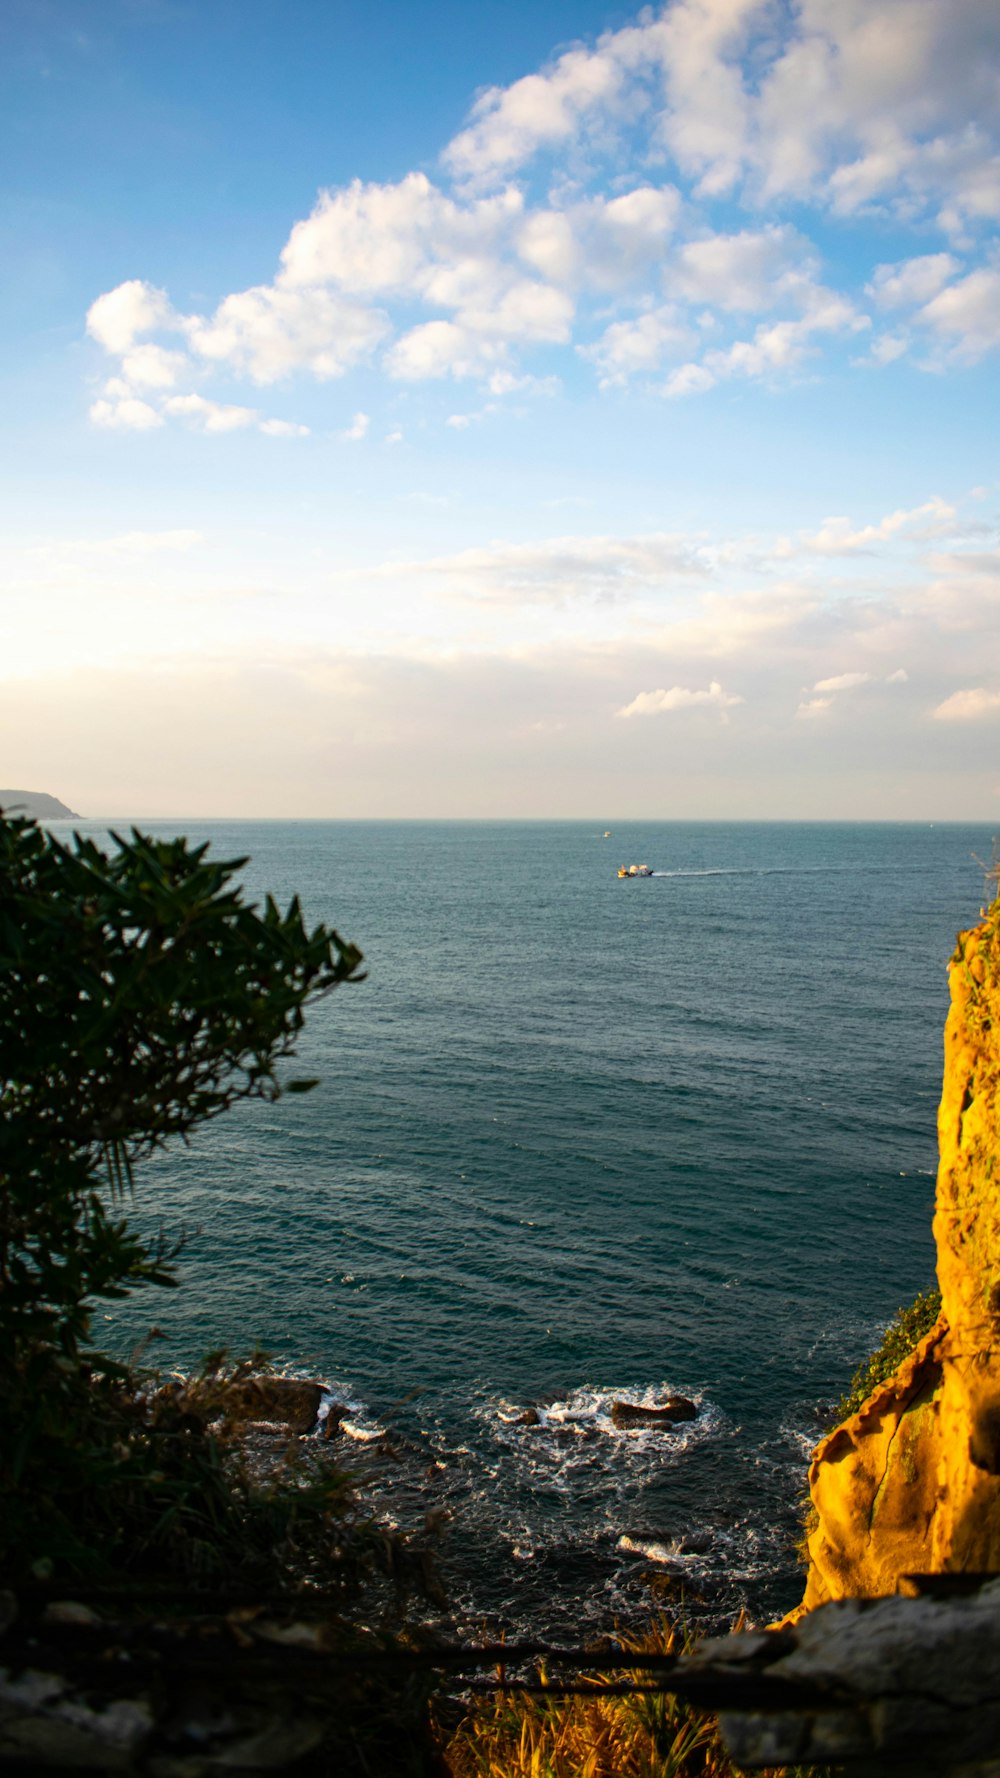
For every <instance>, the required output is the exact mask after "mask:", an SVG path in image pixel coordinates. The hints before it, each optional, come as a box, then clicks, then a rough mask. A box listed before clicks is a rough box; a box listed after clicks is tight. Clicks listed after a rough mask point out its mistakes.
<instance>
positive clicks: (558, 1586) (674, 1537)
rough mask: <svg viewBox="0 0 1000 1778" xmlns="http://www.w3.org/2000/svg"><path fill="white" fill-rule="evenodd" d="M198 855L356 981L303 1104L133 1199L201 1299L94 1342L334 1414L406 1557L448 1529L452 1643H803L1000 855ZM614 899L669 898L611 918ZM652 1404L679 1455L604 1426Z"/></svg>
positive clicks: (631, 841)
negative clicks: (986, 891)
mask: <svg viewBox="0 0 1000 1778" xmlns="http://www.w3.org/2000/svg"><path fill="white" fill-rule="evenodd" d="M151 825H152V826H153V828H154V831H165V828H164V826H163V824H151ZM91 831H95V832H96V831H97V829H96V825H95V826H93V827H92V828H91ZM186 831H187V832H189V833H190V834H191V835H192V837H194V838H197V839H203V838H208V839H210V840H211V841H212V845H213V850H214V851H215V852H216V853H218V854H221V855H223V856H239V855H242V854H245V853H246V854H249V855H250V859H251V862H250V864H249V865H248V866H247V868H246V871H245V873H244V874H245V878H246V881H247V883H248V885H249V886H250V888H251V889H252V890H253V891H254V892H255V893H259V892H262V891H264V890H265V889H270V890H272V891H273V892H274V893H275V894H276V895H277V897H278V899H279V900H284V899H287V898H288V897H289V896H290V895H291V894H292V893H298V894H299V895H300V896H301V898H302V900H303V903H304V906H305V909H306V913H307V916H308V918H309V919H310V920H311V921H318V920H324V921H327V922H329V923H332V924H334V925H336V926H337V928H338V929H339V930H340V931H341V932H342V933H343V934H344V935H345V936H347V937H349V938H351V939H353V940H355V941H356V942H357V943H358V944H359V945H360V946H361V948H362V949H363V951H364V952H365V956H366V960H367V964H368V969H369V977H368V980H367V981H366V982H365V983H364V984H363V985H362V986H359V987H355V988H346V989H341V990H338V991H337V992H336V993H335V994H333V995H332V996H331V997H330V998H329V999H328V1000H326V1001H324V1002H322V1003H320V1004H318V1005H317V1006H316V1007H315V1008H314V1010H313V1012H312V1014H311V1017H310V1019H309V1023H308V1026H307V1029H306V1033H305V1039H304V1042H303V1045H302V1050H301V1060H302V1063H303V1064H304V1066H305V1069H306V1071H308V1072H309V1073H315V1074H318V1075H320V1076H321V1077H322V1085H321V1087H320V1088H319V1089H318V1090H317V1091H316V1092H315V1093H313V1094H312V1095H310V1096H308V1097H305V1098H289V1099H287V1100H284V1101H282V1102H281V1103H280V1104H279V1105H277V1106H274V1107H265V1106H260V1105H256V1106H246V1107H241V1108H239V1109H238V1110H237V1111H235V1112H233V1113H232V1114H230V1115H229V1116H227V1117H226V1118H224V1119H222V1120H220V1121H219V1122H218V1123H217V1124H215V1125H213V1126H211V1127H210V1128H208V1129H206V1130H205V1131H204V1132H203V1133H201V1134H200V1135H199V1136H198V1137H197V1138H196V1140H195V1142H194V1144H193V1146H192V1148H191V1149H190V1150H189V1151H187V1152H185V1151H183V1150H180V1149H179V1150H177V1151H176V1152H171V1153H168V1154H167V1155H165V1156H163V1157H161V1158H159V1159H158V1160H157V1161H156V1162H155V1163H152V1164H151V1165H150V1166H149V1167H148V1168H147V1169H146V1172H145V1175H144V1176H143V1177H142V1178H141V1179H140V1202H141V1206H142V1214H143V1215H144V1216H148V1217H150V1218H151V1219H154V1220H160V1219H162V1220H163V1221H165V1223H166V1224H167V1227H168V1228H169V1229H172V1230H175V1231H176V1230H177V1229H178V1228H179V1227H180V1226H181V1225H183V1226H184V1227H185V1228H186V1229H187V1231H188V1236H187V1247H186V1251H185V1254H184V1259H183V1278H184V1283H183V1288H182V1289H181V1290H180V1291H178V1292H174V1293H170V1294H167V1293H156V1295H155V1297H154V1296H151V1295H148V1294H147V1295H145V1296H142V1297H139V1298H135V1299H133V1300H132V1302H131V1303H129V1304H128V1305H127V1306H126V1307H125V1308H123V1309H116V1310H115V1312H114V1319H113V1322H112V1325H111V1326H110V1327H109V1328H108V1333H109V1336H110V1337H111V1338H112V1339H113V1340H116V1341H118V1342H119V1343H120V1344H125V1343H127V1342H128V1341H129V1340H130V1339H132V1338H133V1337H134V1336H135V1334H136V1333H137V1332H138V1331H139V1330H140V1329H141V1328H142V1327H143V1326H144V1325H146V1324H147V1323H148V1322H149V1321H151V1320H153V1319H155V1320H156V1321H157V1322H158V1324H159V1326H160V1327H161V1328H162V1329H163V1331H164V1333H165V1335H166V1341H165V1344H164V1345H163V1346H161V1347H160V1348H159V1349H158V1357H160V1358H163V1357H164V1356H165V1358H166V1359H167V1360H168V1361H170V1362H176V1363H188V1362H190V1361H191V1360H193V1359H195V1358H197V1357H198V1356H199V1355H200V1354H201V1353H202V1352H204V1351H205V1350H206V1349H208V1348H209V1347H213V1346H217V1345H219V1344H223V1343H225V1344H228V1345H230V1346H232V1347H233V1348H235V1349H238V1350H246V1349H247V1347H248V1346H249V1345H251V1344H252V1343H253V1341H254V1340H255V1339H259V1340H260V1341H262V1343H263V1344H264V1345H265V1346H266V1347H268V1349H269V1350H271V1351H272V1352H273V1353H275V1354H276V1355H277V1356H278V1357H279V1358H280V1359H281V1360H282V1361H283V1362H286V1363H288V1364H289V1365H291V1366H294V1367H295V1368H297V1369H300V1370H302V1371H305V1372H309V1373H316V1372H319V1373H321V1374H323V1375H324V1376H326V1377H328V1378H329V1379H330V1381H331V1382H332V1384H333V1385H334V1387H335V1388H336V1390H337V1391H338V1392H340V1393H341V1394H342V1395H344V1396H346V1397H348V1398H349V1399H350V1401H351V1403H352V1413H353V1419H352V1426H354V1428H355V1433H356V1435H357V1436H362V1437H363V1436H364V1434H365V1433H366V1432H372V1431H374V1430H375V1429H376V1428H378V1427H383V1426H384V1427H388V1428H390V1430H391V1431H392V1433H393V1436H394V1437H396V1438H397V1439H398V1442H399V1451H400V1454H401V1457H402V1461H401V1462H400V1463H399V1464H398V1465H397V1466H396V1472H397V1480H396V1482H395V1484H394V1486H395V1491H396V1496H397V1498H398V1501H399V1506H400V1514H401V1516H404V1515H405V1509H407V1508H411V1509H412V1508H414V1507H415V1504H416V1503H417V1501H418V1487H422V1488H425V1489H426V1490H428V1491H429V1492H430V1493H431V1494H432V1495H433V1499H434V1501H435V1502H441V1503H444V1504H446V1505H448V1506H449V1507H450V1508H451V1509H452V1510H453V1512H454V1513H455V1515H456V1516H455V1519H454V1521H453V1528H452V1530H451V1533H450V1536H449V1542H448V1545H447V1549H448V1552H449V1554H448V1555H447V1556H446V1562H447V1565H448V1567H449V1572H450V1575H451V1585H452V1591H453V1598H454V1601H455V1604H456V1606H457V1607H458V1608H459V1609H460V1610H462V1611H464V1612H465V1613H466V1614H467V1616H469V1617H472V1618H477V1617H478V1618H482V1617H484V1616H486V1615H489V1616H490V1617H491V1618H492V1619H493V1620H494V1621H495V1622H496V1621H500V1622H502V1623H504V1624H506V1625H508V1626H510V1627H511V1628H515V1627H522V1628H523V1627H525V1626H528V1625H530V1626H531V1627H533V1628H536V1629H540V1630H546V1631H554V1630H555V1631H558V1630H560V1629H562V1628H570V1627H572V1628H574V1629H579V1628H581V1627H586V1626H591V1627H592V1626H593V1624H595V1623H596V1622H598V1621H600V1622H601V1623H603V1624H605V1625H607V1624H609V1623H610V1622H611V1621H612V1620H613V1619H614V1618H615V1617H618V1618H619V1619H621V1618H629V1617H635V1616H637V1615H644V1614H648V1610H649V1597H650V1595H649V1577H651V1576H652V1577H654V1580H657V1581H658V1583H659V1585H660V1587H661V1588H664V1589H672V1590H673V1592H674V1594H676V1592H677V1590H678V1589H679V1588H680V1587H682V1586H683V1589H684V1592H685V1597H686V1598H687V1600H688V1601H689V1603H690V1605H691V1608H692V1610H694V1611H697V1610H699V1609H703V1610H705V1611H707V1612H708V1613H709V1615H711V1614H712V1613H725V1612H727V1611H729V1610H731V1609H732V1608H734V1607H735V1606H736V1605H737V1604H739V1603H740V1602H746V1603H747V1604H748V1605H749V1607H750V1609H751V1612H752V1613H754V1614H757V1615H761V1614H763V1613H764V1612H769V1611H773V1610H775V1609H777V1608H779V1607H782V1606H784V1605H786V1604H789V1603H791V1602H793V1601H794V1599H795V1597H796V1594H797V1590H798V1588H799V1586H800V1581H799V1578H798V1576H797V1573H796V1570H795V1563H794V1557H793V1555H792V1553H791V1545H792V1542H793V1540H794V1536H795V1529H796V1527H795V1501H796V1498H797V1495H798V1494H799V1492H800V1491H801V1487H802V1481H803V1475H804V1462H805V1454H806V1452H807V1450H808V1448H809V1445H810V1444H811V1442H812V1441H813V1440H814V1438H815V1436H816V1433H817V1429H818V1427H819V1425H820V1423H821V1416H822V1413H823V1412H824V1411H825V1410H826V1409H827V1408H828V1407H829V1404H830V1402H831V1400H835V1399H836V1397H837V1396H838V1395H839V1393H840V1391H841V1389H842V1387H843V1386H844V1384H845V1383H846V1381H847V1380H848V1378H849V1376H850V1373H851V1371H852V1369H853V1367H854V1365H855V1364H856V1363H857V1361H858V1360H859V1358H860V1357H861V1356H862V1355H863V1353H864V1352H865V1351H866V1350H867V1349H868V1348H869V1347H870V1345H871V1343H872V1342H873V1340H874V1338H875V1337H876V1336H877V1333H878V1331H879V1329H880V1327H881V1326H882V1325H883V1324H884V1322H885V1321H886V1320H887V1319H888V1318H889V1316H890V1315H891V1314H892V1312H893V1310H894V1309H895V1308H896V1307H897V1306H898V1305H899V1304H900V1303H901V1302H903V1301H905V1300H908V1299H909V1298H911V1297H912V1296H913V1295H914V1293H915V1292H916V1290H917V1289H919V1288H922V1287H924V1286H925V1285H926V1284H927V1283H928V1282H929V1281H930V1278H931V1275H932V1269H933V1250H932V1243H931V1236H930V1214H931V1205H932V1196H933V1171H934V1166H935V1155H936V1148H935V1112H936V1105H937V1098H938V1094H939V1090H940V1068H941V1028H942V1024H943V1020H944V1015H945V1011H946V1004H947V989H946V981H945V966H946V963H947V959H948V957H949V955H950V952H951V949H952V947H953V943H954V935H955V932H956V930H957V928H958V927H959V926H961V925H965V924H969V923H971V922H972V921H973V920H974V919H975V918H976V916H977V913H978V909H979V905H980V902H981V901H982V898H983V875H982V871H981V870H980V869H979V868H978V866H977V865H976V864H975V862H974V861H973V859H972V857H971V856H970V855H971V854H972V853H974V852H976V853H979V854H980V855H981V856H988V853H989V847H990V835H989V832H988V831H987V830H985V829H979V828H977V829H972V828H963V827H956V826H937V827H928V826H902V825H901V826H884V827H882V826H868V825H866V826H848V825H844V826H839V825H815V826H811V825H773V826H772V825H725V824H721V823H712V824H690V825H689V824H663V825H657V824H653V823H646V824H638V823H635V824H628V825H621V826H617V827H615V829H614V833H613V837H612V839H610V840H605V839H603V838H602V837H601V833H600V829H599V828H598V827H596V826H591V825H588V824H583V823H553V824H546V823H531V824H523V825H522V824H516V823H496V824H493V823H473V822H468V823H423V822H421V823H405V822H397V823H384V824H383V823H361V822H329V823H326V822H288V823H284V822H260V823H236V822H217V823H198V824H194V823H192V824H191V825H190V826H189V827H188V828H187V829H186ZM633 860H635V861H636V862H644V861H645V862H648V863H649V864H650V865H651V866H652V867H653V869H654V871H655V872H656V873H657V874H656V875H654V876H653V877H651V878H648V879H645V880H640V881H635V882H620V881H619V880H618V879H617V877H616V875H615V869H616V866H617V865H618V863H619V862H621V861H625V862H631V861H633ZM671 1391H680V1392H682V1393H684V1394H686V1395H689V1396H691V1397H692V1398H693V1399H694V1400H695V1401H696V1402H697V1403H698V1405H699V1408H700V1412H699V1416H698V1418H697V1420H695V1421H693V1422H691V1423H690V1424H688V1425H685V1426H679V1427H678V1428H677V1429H676V1430H675V1431H674V1432H673V1433H665V1432H661V1431H656V1430H639V1431H634V1430H633V1431H622V1430H618V1429H616V1427H615V1426H614V1424H613V1422H612V1420H611V1417H610V1407H611V1404H612V1403H613V1401H614V1400H615V1399H616V1398H619V1397H624V1398H627V1399H629V1400H632V1401H637V1402H647V1403H655V1401H656V1400H657V1399H659V1398H660V1397H661V1396H662V1395H663V1394H664V1393H667V1392H671ZM532 1406H533V1407H535V1408H536V1410H537V1421H538V1423H537V1424H535V1425H526V1424H524V1423H522V1421H521V1415H522V1414H523V1412H524V1410H525V1409H527V1408H529V1407H532ZM428 1477H429V1478H430V1479H428ZM699 1599H701V1600H703V1601H704V1602H705V1603H704V1606H699V1605H698V1600H699Z"/></svg>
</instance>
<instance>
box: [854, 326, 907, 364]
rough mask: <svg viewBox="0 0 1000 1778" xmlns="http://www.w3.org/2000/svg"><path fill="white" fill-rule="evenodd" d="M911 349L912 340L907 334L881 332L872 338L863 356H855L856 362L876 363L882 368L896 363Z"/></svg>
mask: <svg viewBox="0 0 1000 1778" xmlns="http://www.w3.org/2000/svg"><path fill="white" fill-rule="evenodd" d="M909 349H910V341H909V339H908V338H907V337H906V335H905V334H901V333H880V334H878V335H877V336H876V337H875V339H873V340H872V342H871V344H870V346H869V348H868V350H867V352H866V353H865V354H864V356H863V357H861V358H855V359H854V360H853V362H854V363H855V364H874V365H877V366H878V367H879V368H880V369H881V368H882V367H883V366H884V365H886V364H895V362H896V359H897V358H902V357H903V356H904V354H905V353H906V352H908V351H909Z"/></svg>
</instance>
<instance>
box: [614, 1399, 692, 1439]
mask: <svg viewBox="0 0 1000 1778" xmlns="http://www.w3.org/2000/svg"><path fill="white" fill-rule="evenodd" d="M697 1417H698V1409H697V1408H696V1406H695V1404H694V1402H693V1401H688V1398H687V1396H686V1395H671V1396H670V1398H669V1399H668V1400H667V1401H665V1402H661V1403H660V1404H659V1406H657V1407H655V1408H644V1407H640V1406H639V1404H638V1402H634V1401H613V1402H612V1403H611V1421H612V1424H613V1425H614V1426H619V1427H629V1426H660V1427H661V1428H662V1429H663V1431H664V1432H669V1430H670V1428H671V1427H672V1426H673V1424H674V1422H675V1421H678V1420H695V1419H697Z"/></svg>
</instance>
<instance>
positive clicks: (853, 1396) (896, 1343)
mask: <svg viewBox="0 0 1000 1778" xmlns="http://www.w3.org/2000/svg"><path fill="white" fill-rule="evenodd" d="M940 1313H941V1292H940V1291H939V1290H935V1289H931V1290H924V1291H921V1293H920V1295H919V1296H918V1297H916V1298H915V1300H914V1301H913V1302H912V1303H911V1304H910V1305H909V1307H908V1308H902V1309H897V1311H896V1313H895V1315H894V1316H893V1319H892V1320H891V1321H890V1323H889V1325H888V1327H887V1328H886V1330H885V1333H884V1334H883V1335H882V1340H881V1343H880V1345H879V1346H878V1347H877V1349H876V1350H875V1351H874V1352H873V1353H872V1354H871V1356H870V1357H869V1358H866V1359H865V1361H864V1363H863V1364H861V1365H859V1366H858V1369H857V1370H856V1371H855V1373H854V1375H853V1377H852V1378H851V1385H850V1388H849V1389H848V1391H847V1394H846V1395H844V1396H842V1398H841V1400H840V1403H839V1406H838V1408H837V1413H836V1418H835V1420H834V1425H837V1426H839V1425H840V1423H841V1421H843V1420H847V1419H849V1418H850V1416H851V1415H852V1414H856V1413H857V1411H858V1409H859V1408H860V1407H861V1406H862V1404H863V1403H864V1402H866V1401H867V1400H868V1397H869V1396H870V1395H871V1393H872V1391H873V1390H875V1389H877V1388H878V1386H879V1384H880V1383H885V1382H887V1381H888V1379H889V1378H890V1377H891V1376H892V1374H893V1372H894V1371H895V1370H898V1368H899V1366H900V1365H901V1364H902V1362H903V1360H904V1358H908V1357H909V1355H910V1353H911V1352H912V1351H913V1350H914V1347H916V1346H917V1345H919V1343H920V1341H921V1340H922V1339H923V1337H924V1335H925V1334H926V1333H930V1330H931V1328H932V1327H933V1326H934V1323H935V1321H936V1320H937V1318H938V1316H939V1315H940Z"/></svg>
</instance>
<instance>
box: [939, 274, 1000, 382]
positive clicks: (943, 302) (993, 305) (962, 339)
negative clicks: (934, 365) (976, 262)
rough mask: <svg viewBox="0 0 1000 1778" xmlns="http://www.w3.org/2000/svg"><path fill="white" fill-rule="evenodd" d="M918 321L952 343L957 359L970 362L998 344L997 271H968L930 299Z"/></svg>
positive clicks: (999, 294)
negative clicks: (965, 275) (966, 274)
mask: <svg viewBox="0 0 1000 1778" xmlns="http://www.w3.org/2000/svg"><path fill="white" fill-rule="evenodd" d="M920 319H921V320H922V321H925V322H927V323H928V324H929V325H930V326H931V327H933V328H934V329H935V330H936V332H937V333H939V334H940V335H942V336H943V337H944V338H945V339H949V340H953V341H954V351H955V353H956V354H957V355H958V356H959V357H961V358H963V359H966V360H967V361H969V362H970V363H974V362H975V361H976V360H977V359H979V358H982V357H983V355H984V353H986V352H988V351H990V350H991V349H992V348H993V347H994V346H997V345H1000V271H997V270H995V269H994V268H992V267H985V266H981V267H980V268H979V270H978V271H975V272H970V273H969V275H968V277H967V278H962V279H961V280H960V281H959V283H957V284H951V285H949V286H948V288H947V290H942V291H941V293H940V295H939V296H936V297H934V298H933V300H932V301H931V302H929V303H928V304H927V305H926V307H925V308H923V309H922V310H921V311H920Z"/></svg>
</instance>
